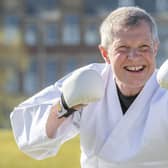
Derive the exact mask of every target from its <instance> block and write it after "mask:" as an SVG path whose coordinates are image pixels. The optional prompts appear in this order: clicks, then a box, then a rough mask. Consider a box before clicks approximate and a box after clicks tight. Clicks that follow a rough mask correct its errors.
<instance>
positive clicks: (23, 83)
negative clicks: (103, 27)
mask: <svg viewBox="0 0 168 168" xmlns="http://www.w3.org/2000/svg"><path fill="white" fill-rule="evenodd" d="M118 6H139V7H142V8H144V9H146V10H147V11H148V12H150V13H151V14H152V15H153V16H154V17H155V18H156V21H157V23H158V26H159V36H160V41H161V47H160V50H159V56H158V58H157V59H158V66H159V65H160V64H161V63H162V61H163V60H165V59H166V57H168V56H167V55H166V53H167V50H168V40H167V37H168V29H167V27H168V13H167V11H168V1H167V0H113V1H112V0H104V1H102V0H71V1H68V0H38V1H35V0H12V1H11V0H1V2H0V9H1V10H0V12H1V20H2V23H1V27H3V28H4V29H3V30H4V34H5V40H6V41H7V42H9V43H10V42H11V41H12V40H13V39H17V36H18V34H20V35H21V37H22V42H23V46H24V47H25V53H26V55H27V57H28V60H29V63H28V66H27V68H26V69H24V71H22V70H18V69H17V68H16V67H14V68H13V75H12V77H11V78H10V82H9V84H8V87H7V89H8V90H9V91H10V92H21V93H24V94H26V95H30V94H33V93H35V92H37V91H39V90H41V89H42V88H44V87H46V86H48V85H50V84H53V83H54V82H55V81H56V80H58V79H59V78H61V77H62V76H64V75H65V74H67V73H68V72H70V71H72V70H74V69H75V68H78V67H80V66H82V65H86V64H88V63H92V62H103V59H102V58H101V56H100V53H99V51H98V48H97V45H98V43H99V25H100V23H101V21H102V19H103V18H104V16H106V15H107V13H109V12H110V11H111V10H113V9H115V8H117V7H118ZM0 45H1V44H0ZM11 57H12V53H11Z"/></svg>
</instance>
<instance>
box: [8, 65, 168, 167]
mask: <svg viewBox="0 0 168 168" xmlns="http://www.w3.org/2000/svg"><path fill="white" fill-rule="evenodd" d="M84 68H86V69H88V68H91V69H94V70H96V71H98V72H99V73H100V74H101V76H102V78H103V80H104V86H105V94H104V97H103V98H102V99H101V100H100V101H97V102H95V103H90V104H89V105H88V106H86V107H85V108H84V109H83V110H82V111H81V112H75V113H74V114H73V115H72V116H70V117H69V118H68V119H67V120H66V121H65V122H64V123H63V124H62V125H61V126H60V127H59V129H58V131H57V133H56V135H55V138H54V139H49V138H48V137H47V135H46V131H45V124H46V120H47V117H48V115H49V111H50V108H51V105H53V104H54V103H56V102H58V100H59V99H60V94H61V85H62V82H63V81H64V79H65V78H67V77H68V76H69V75H71V74H69V75H68V76H66V77H65V78H63V79H61V80H60V81H58V82H57V83H56V84H55V85H53V86H50V87H48V88H46V89H44V90H43V91H41V92H40V93H38V94H36V95H35V96H33V97H32V98H30V99H28V100H27V101H25V102H23V103H22V104H21V105H19V106H18V107H16V108H15V109H14V111H13V112H12V113H11V123H12V128H13V132H14V135H15V139H16V142H17V144H18V146H19V148H20V149H21V150H22V151H23V152H25V153H26V154H28V155H29V156H31V157H33V158H36V159H43V158H46V157H49V156H53V155H55V154H56V153H57V151H58V149H59V147H60V146H61V144H62V143H64V142H65V141H67V140H68V139H70V138H72V137H74V136H75V135H77V134H78V133H80V139H81V142H80V143H81V167H82V168H168V91H167V90H166V89H162V88H160V87H159V85H158V84H157V82H156V73H157V72H154V73H153V75H152V76H151V78H150V79H149V80H148V82H147V83H146V85H145V87H144V88H143V90H142V91H141V93H140V94H139V95H138V96H137V98H136V99H135V100H134V102H133V103H132V104H131V106H130V107H129V109H128V110H127V112H126V114H125V115H123V113H122V109H121V107H120V102H119V99H118V95H117V90H116V86H115V82H114V80H113V76H112V72H111V68H110V65H107V64H91V65H89V66H86V67H84ZM86 82H87V81H86Z"/></svg>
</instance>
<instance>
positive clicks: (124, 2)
mask: <svg viewBox="0 0 168 168" xmlns="http://www.w3.org/2000/svg"><path fill="white" fill-rule="evenodd" d="M118 3H119V6H133V5H134V0H119V2H118Z"/></svg>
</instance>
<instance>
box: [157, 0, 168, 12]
mask: <svg viewBox="0 0 168 168" xmlns="http://www.w3.org/2000/svg"><path fill="white" fill-rule="evenodd" d="M156 9H157V11H158V12H164V11H166V10H167V9H168V2H167V0H156Z"/></svg>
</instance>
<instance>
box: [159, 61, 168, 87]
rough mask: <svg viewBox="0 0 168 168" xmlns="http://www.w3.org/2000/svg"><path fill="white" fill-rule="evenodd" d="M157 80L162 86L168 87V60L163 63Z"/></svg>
mask: <svg viewBox="0 0 168 168" xmlns="http://www.w3.org/2000/svg"><path fill="white" fill-rule="evenodd" d="M157 81H158V83H159V85H160V87H162V88H165V89H168V60H166V61H165V62H164V63H163V64H162V65H161V67H160V69H159V71H158V73H157Z"/></svg>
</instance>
